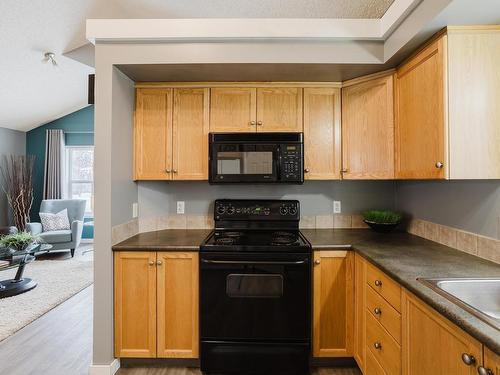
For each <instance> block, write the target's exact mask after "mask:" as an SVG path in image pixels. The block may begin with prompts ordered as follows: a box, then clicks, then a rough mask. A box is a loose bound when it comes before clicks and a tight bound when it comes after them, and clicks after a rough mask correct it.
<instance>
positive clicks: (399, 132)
mask: <svg viewBox="0 0 500 375" xmlns="http://www.w3.org/2000/svg"><path fill="white" fill-rule="evenodd" d="M446 40H447V39H446V35H444V36H442V37H440V38H439V39H437V40H436V41H434V42H433V43H431V44H430V45H428V46H427V47H425V48H424V49H423V50H422V51H420V53H418V54H417V55H416V56H415V57H414V58H412V59H411V60H409V61H408V62H406V63H405V64H403V65H402V66H401V67H399V68H398V70H397V80H396V163H395V164H396V165H395V168H396V177H397V178H402V179H443V178H446V177H447V175H448V173H447V171H448V158H447V130H448V124H447V116H446V113H445V111H446V100H447V99H446V91H445V86H446V82H447V80H446V78H445V72H446Z"/></svg>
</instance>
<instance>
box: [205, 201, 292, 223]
mask: <svg viewBox="0 0 500 375" xmlns="http://www.w3.org/2000/svg"><path fill="white" fill-rule="evenodd" d="M214 213H215V215H214V217H215V220H297V221H298V220H299V219H300V203H299V201H296V200H253V199H252V200H247V199H218V200H216V201H215V207H214Z"/></svg>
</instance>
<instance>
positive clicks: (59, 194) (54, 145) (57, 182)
mask: <svg viewBox="0 0 500 375" xmlns="http://www.w3.org/2000/svg"><path fill="white" fill-rule="evenodd" d="M64 155H65V142H64V131H63V130H61V129H48V130H46V131H45V171H44V178H43V199H61V198H63V196H64V166H65V163H64Z"/></svg>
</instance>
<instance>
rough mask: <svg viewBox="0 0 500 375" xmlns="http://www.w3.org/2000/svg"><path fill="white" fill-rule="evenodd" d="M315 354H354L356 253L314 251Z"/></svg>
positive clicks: (324, 355)
mask: <svg viewBox="0 0 500 375" xmlns="http://www.w3.org/2000/svg"><path fill="white" fill-rule="evenodd" d="M313 271H314V272H313V273H314V284H313V288H314V291H313V295H314V297H313V299H314V301H313V356H314V357H352V356H353V346H354V338H353V336H354V253H353V252H352V251H315V252H314V269H313Z"/></svg>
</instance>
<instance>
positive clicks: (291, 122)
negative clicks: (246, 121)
mask: <svg viewBox="0 0 500 375" xmlns="http://www.w3.org/2000/svg"><path fill="white" fill-rule="evenodd" d="M257 131H263V132H301V131H302V88H300V87H287V88H280V87H261V88H257Z"/></svg>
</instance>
